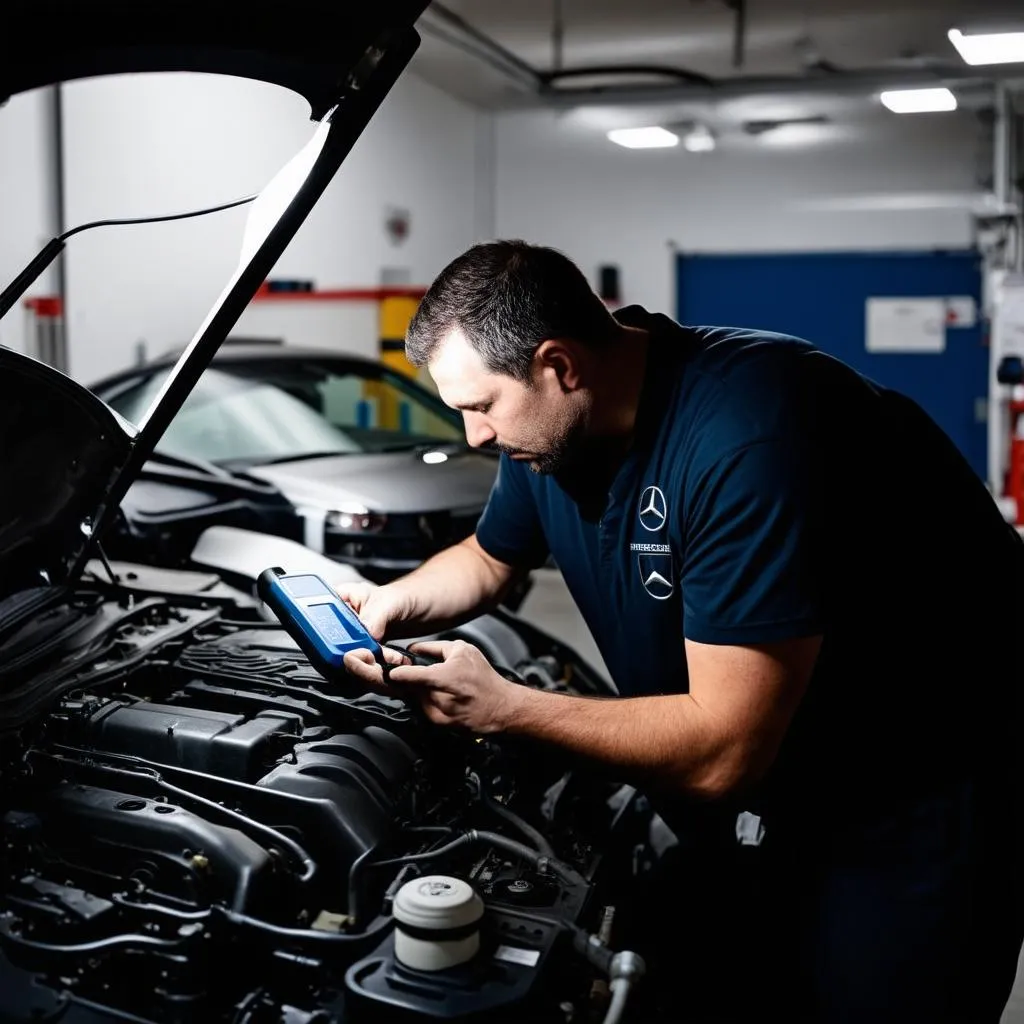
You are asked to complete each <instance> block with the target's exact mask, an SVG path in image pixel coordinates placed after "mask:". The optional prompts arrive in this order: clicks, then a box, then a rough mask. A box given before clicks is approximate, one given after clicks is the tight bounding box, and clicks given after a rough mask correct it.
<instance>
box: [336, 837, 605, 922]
mask: <svg viewBox="0 0 1024 1024" xmlns="http://www.w3.org/2000/svg"><path fill="white" fill-rule="evenodd" d="M473 843H483V844H485V845H487V846H493V847H495V848H496V849H498V850H504V851H505V852H506V853H511V854H512V855H513V856H515V857H521V858H522V859H523V860H526V861H529V862H530V863H531V864H532V865H533V866H534V867H535V868H536V869H537V870H538V871H539V872H540V873H541V874H546V873H547V872H548V871H553V872H554V873H555V874H556V875H558V877H559V878H561V879H562V881H563V882H568V883H569V884H570V885H578V884H584V885H586V879H585V878H583V876H582V875H580V874H579V872H578V871H576V870H574V869H573V868H571V867H570V866H569V865H568V864H565V863H564V862H562V861H560V860H558V859H556V858H554V857H547V856H545V855H544V854H542V853H539V852H538V851H537V850H534V849H533V848H532V847H530V846H527V845H526V844H525V843H520V842H519V841H518V840H516V839H509V838H508V837H507V836H503V835H499V834H498V833H497V832H481V831H479V830H478V829H469V830H468V831H466V832H463V833H462V835H460V836H457V837H456V838H455V839H453V840H452V841H451V842H450V843H445V845H444V846H439V847H437V849H434V850H427V851H425V852H424V853H409V854H406V855H405V856H403V857H389V858H388V859H386V860H378V861H373V862H369V860H368V858H369V855H370V853H371V851H370V850H367V851H366V853H364V854H362V856H360V857H358V858H357V859H356V860H355V861H354V862H353V864H352V867H351V869H350V870H349V876H348V913H349V917H350V918H352V919H353V920H355V921H358V920H359V910H358V907H359V881H360V877H361V875H362V872H363V870H364V869H365V868H367V867H373V868H384V867H393V866H394V865H396V864H415V863H417V862H418V861H424V860H433V859H435V858H436V857H443V856H444V855H445V854H449V853H454V852H455V851H456V850H458V849H460V848H461V847H463V846H468V845H470V844H473Z"/></svg>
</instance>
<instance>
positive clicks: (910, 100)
mask: <svg viewBox="0 0 1024 1024" xmlns="http://www.w3.org/2000/svg"><path fill="white" fill-rule="evenodd" d="M879 99H880V100H881V101H882V103H883V104H884V105H885V106H887V107H888V108H889V109H890V110H891V111H893V112H894V113H896V114H927V113H931V112H933V111H937V110H956V97H955V96H954V95H953V94H952V93H951V92H950V91H949V90H948V89H890V90H888V91H887V92H883V93H882V95H881V96H880V97H879Z"/></svg>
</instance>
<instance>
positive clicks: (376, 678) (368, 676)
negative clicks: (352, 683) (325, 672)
mask: <svg viewBox="0 0 1024 1024" xmlns="http://www.w3.org/2000/svg"><path fill="white" fill-rule="evenodd" d="M343 664H344V665H345V670H346V671H347V672H348V673H349V674H350V675H353V676H355V677H356V679H362V680H363V681H364V682H367V683H374V684H376V685H378V686H379V685H380V684H382V683H383V682H384V673H383V671H382V670H381V667H380V665H378V664H377V662H376V661H375V660H374V657H373V654H372V653H371V652H370V651H365V650H359V651H349V652H348V654H346V655H345V659H344V662H343Z"/></svg>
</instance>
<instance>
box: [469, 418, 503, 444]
mask: <svg viewBox="0 0 1024 1024" xmlns="http://www.w3.org/2000/svg"><path fill="white" fill-rule="evenodd" d="M464 419H465V426H466V442H467V443H468V444H469V446H470V447H471V448H482V447H483V446H484V445H485V444H489V443H490V442H491V441H493V440H495V438H496V437H497V435H496V434H495V433H494V431H493V430H492V429H491V428H490V427H489V426H488V425H487V421H486V420H485V419H484V418H483V416H481V415H480V414H479V413H467V414H466V415H465V417H464Z"/></svg>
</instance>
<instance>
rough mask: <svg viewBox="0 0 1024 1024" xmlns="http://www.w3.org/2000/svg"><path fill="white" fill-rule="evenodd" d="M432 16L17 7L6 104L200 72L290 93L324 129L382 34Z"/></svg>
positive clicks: (339, 8)
mask: <svg viewBox="0 0 1024 1024" xmlns="http://www.w3.org/2000/svg"><path fill="white" fill-rule="evenodd" d="M426 6H427V3H426V0H369V2H367V0H360V2H354V0H298V2H296V3H292V4H289V5H288V7H287V9H286V10H285V9H282V10H272V9H271V8H260V7H259V6H257V7H253V8H250V9H245V8H239V7H228V8H226V9H225V8H224V7H223V6H221V7H220V8H219V9H218V5H211V4H210V3H208V2H201V0H175V2H174V3H164V4H160V5H156V4H153V3H146V2H142V3H140V2H139V0H91V2H89V3H88V4H83V3H82V0H8V3H6V4H5V6H4V20H5V21H6V23H7V26H8V31H6V32H4V33H2V34H0V102H4V101H6V100H7V99H8V98H9V97H10V96H12V95H14V94H15V93H19V92H25V91H27V90H29V89H36V88H39V87H40V86H44V85H52V84H55V83H57V82H68V81H72V80H74V79H78V78H92V77H96V76H100V75H116V74H127V73H133V72H148V71H192V72H204V73H209V74H218V75H234V76H237V77H240V78H252V79H256V80H258V81H263V82H270V83H272V84H274V85H280V86H282V87H283V88H286V89H290V90H291V91H293V92H297V93H299V94H300V95H301V96H304V97H305V98H306V99H307V100H308V101H309V105H310V111H311V116H312V117H313V119H315V120H317V121H319V120H320V119H321V118H322V117H323V116H324V115H325V114H326V113H327V111H329V110H330V109H331V107H333V106H334V104H335V103H336V102H337V101H338V97H339V95H340V94H341V91H342V88H343V86H344V84H345V81H346V79H347V78H348V76H349V74H350V73H351V71H352V69H353V68H354V67H355V66H356V65H357V64H358V62H359V61H360V60H361V59H362V57H363V54H364V53H365V52H366V49H367V47H368V46H369V45H370V44H371V43H374V42H375V41H376V40H378V38H379V37H380V36H381V34H382V33H386V32H388V31H395V32H400V31H402V30H406V29H408V28H409V27H410V26H411V25H412V24H413V22H414V21H415V20H416V18H418V17H419V15H420V14H421V13H422V12H423V10H424V8H425V7H426ZM228 11H234V12H238V13H232V14H229V13H227V12H228ZM83 20H85V21H86V22H87V31H86V30H84V29H83V27H82V25H83ZM14 26H17V30H15V29H14ZM32 40H38V41H39V44H38V46H35V45H33V44H32V42H31V41H32Z"/></svg>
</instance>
